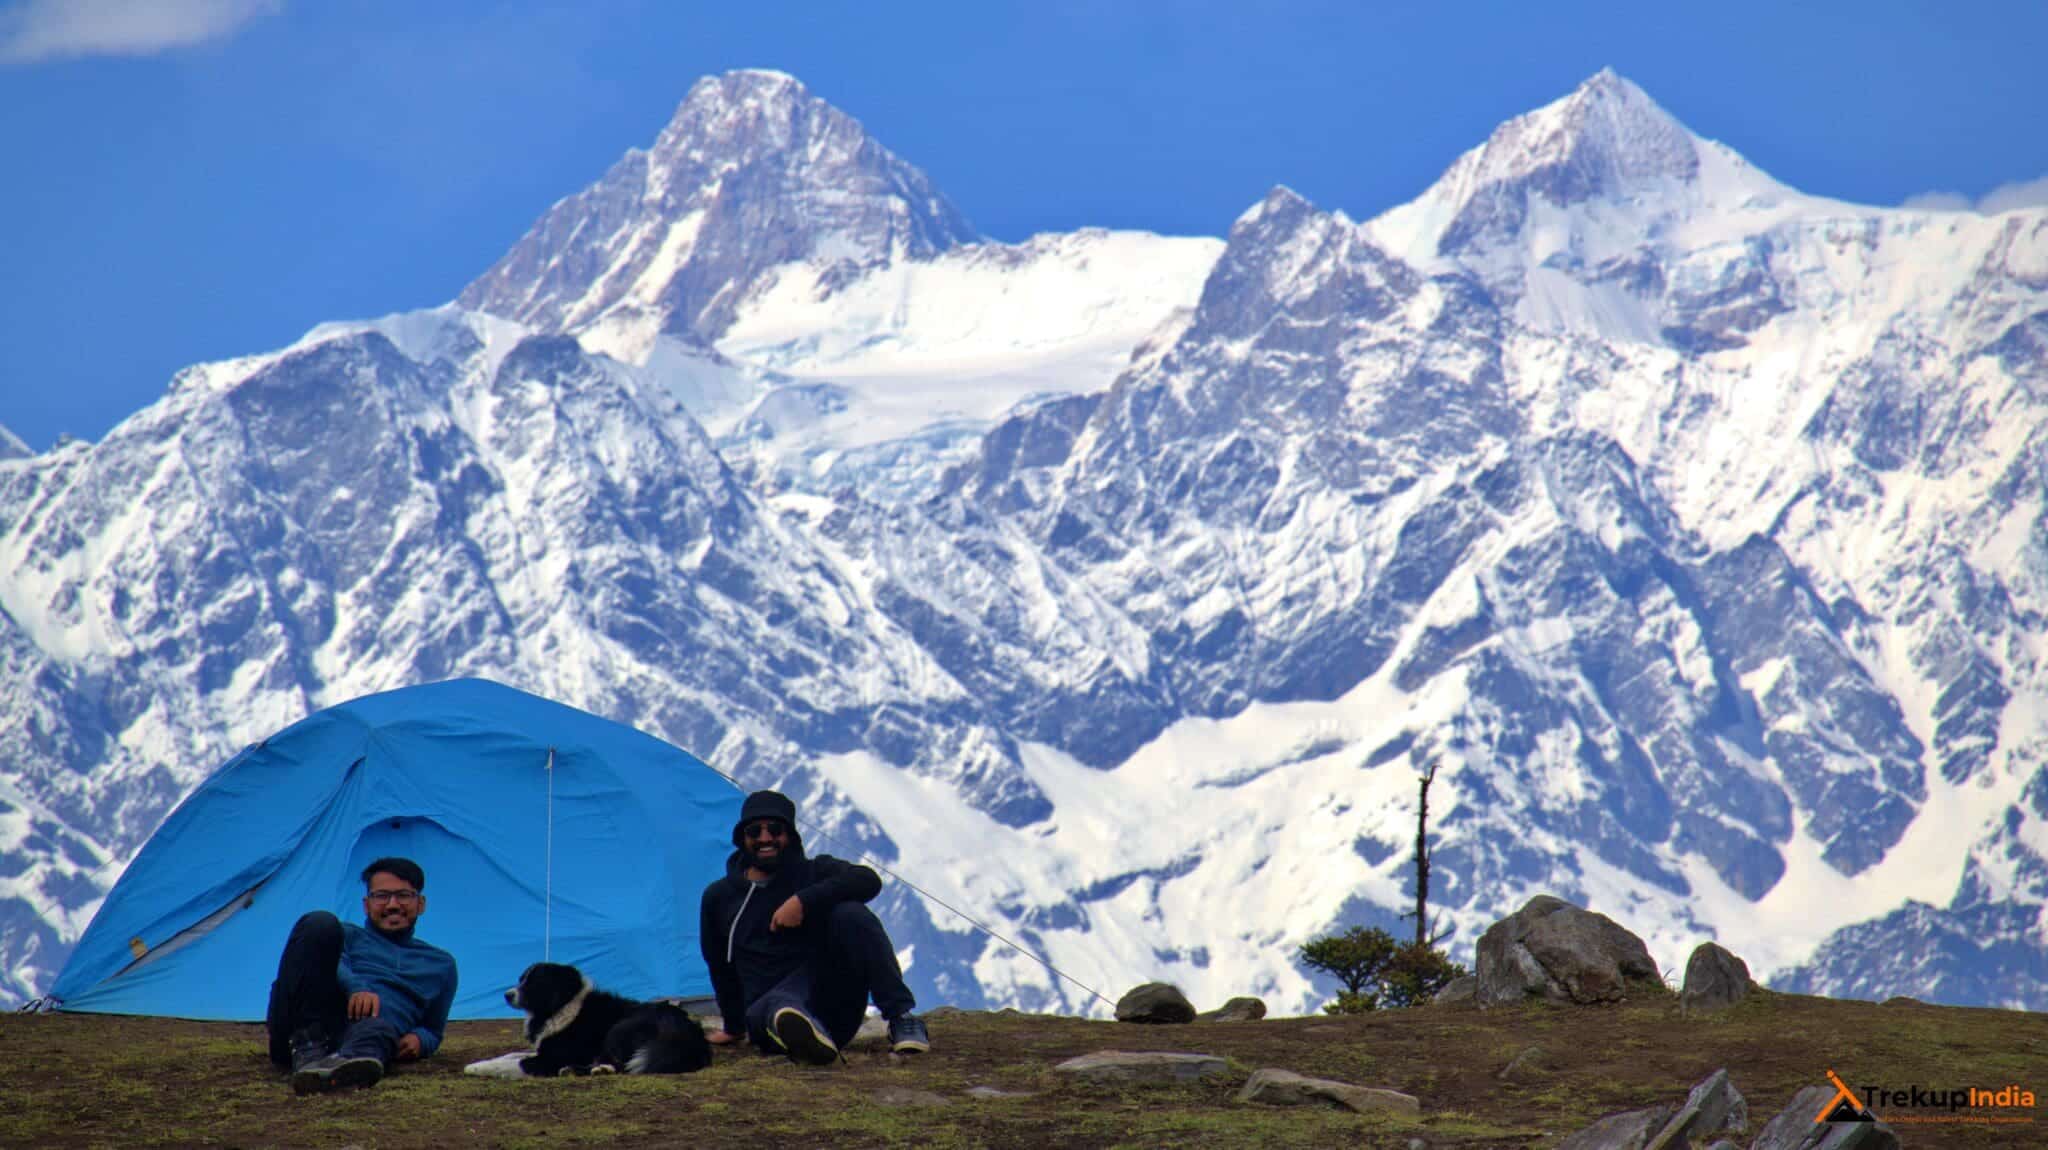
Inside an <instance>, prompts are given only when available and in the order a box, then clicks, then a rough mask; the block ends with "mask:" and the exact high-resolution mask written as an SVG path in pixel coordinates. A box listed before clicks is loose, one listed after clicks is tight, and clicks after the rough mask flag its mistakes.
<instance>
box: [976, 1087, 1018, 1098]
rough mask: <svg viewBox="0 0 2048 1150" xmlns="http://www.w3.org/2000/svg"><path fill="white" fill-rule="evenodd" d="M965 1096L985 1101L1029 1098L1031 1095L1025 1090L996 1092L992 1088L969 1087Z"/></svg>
mask: <svg viewBox="0 0 2048 1150" xmlns="http://www.w3.org/2000/svg"><path fill="white" fill-rule="evenodd" d="M967 1096H968V1097H969V1098H980V1099H984V1100H986V1099H992V1098H1030V1097H1032V1096H1033V1095H1032V1094H1031V1093H1030V1092H1029V1091H1025V1090H997V1089H996V1088H995V1087H993V1086H970V1087H968V1088H967Z"/></svg>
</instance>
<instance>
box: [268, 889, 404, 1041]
mask: <svg viewBox="0 0 2048 1150" xmlns="http://www.w3.org/2000/svg"><path fill="white" fill-rule="evenodd" d="M339 965H341V920H340V919H338V918H336V917H334V916H333V915H331V914H329V913H327V912H326V911H324V910H316V911H313V912H312V913H310V914H306V915H301V916H300V918H299V921H298V922H296V923H293V924H292V933H291V935H290V937H288V938H286V939H285V943H284V954H283V955H282V956H280V957H279V958H278V960H277V980H276V981H275V982H272V983H271V984H270V1009H269V1010H268V1011H266V1012H265V1014H264V1018H263V1023H264V1025H265V1026H267V1027H269V1029H270V1060H271V1061H272V1062H274V1063H276V1064H277V1065H278V1066H281V1067H283V1068H285V1069H287V1070H289V1069H291V1065H292V1038H293V1037H294V1036H295V1035H303V1036H305V1037H307V1038H312V1039H315V1040H317V1041H319V1042H321V1043H322V1044H324V1045H326V1046H328V1047H330V1048H332V1049H333V1050H334V1051H335V1052H336V1053H337V1054H343V1055H346V1056H348V1057H350V1058H358V1057H369V1058H375V1059H377V1060H378V1061H379V1062H383V1063H385V1064H386V1065H389V1064H390V1062H391V1059H392V1056H393V1055H395V1054H397V1053H398V1040H399V1038H400V1034H399V1031H398V1027H397V1026H396V1025H394V1024H392V1023H391V1022H390V1021H388V1020H387V1019H384V1018H382V1017H377V1018H359V1019H356V1020H355V1021H353V1022H351V1021H349V1017H348V996H347V995H346V994H343V993H342V989H341V981H340V979H338V978H337V977H336V976H335V968H336V967H338V966H339Z"/></svg>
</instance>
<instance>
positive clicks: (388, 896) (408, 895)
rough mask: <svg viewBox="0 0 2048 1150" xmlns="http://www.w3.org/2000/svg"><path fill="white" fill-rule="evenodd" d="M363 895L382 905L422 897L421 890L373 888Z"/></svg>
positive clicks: (410, 900)
mask: <svg viewBox="0 0 2048 1150" xmlns="http://www.w3.org/2000/svg"><path fill="white" fill-rule="evenodd" d="M363 897H364V898H366V899H368V900H369V901H371V902H373V903H377V904H378V905H380V906H381V905H387V904H390V903H394V902H412V901H413V900H415V899H417V898H419V897H420V892H418V891H416V890H373V891H371V892H370V893H369V894H367V895H364V896H363Z"/></svg>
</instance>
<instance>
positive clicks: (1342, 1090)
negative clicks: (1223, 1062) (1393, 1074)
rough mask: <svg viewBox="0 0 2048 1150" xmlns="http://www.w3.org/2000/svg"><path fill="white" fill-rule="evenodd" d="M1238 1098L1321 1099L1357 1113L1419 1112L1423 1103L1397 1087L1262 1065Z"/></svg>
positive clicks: (1288, 1102)
mask: <svg viewBox="0 0 2048 1150" xmlns="http://www.w3.org/2000/svg"><path fill="white" fill-rule="evenodd" d="M1237 1101H1239V1102H1263V1103H1265V1104H1266V1105H1268V1106H1303V1105H1309V1104H1313V1103H1322V1104H1326V1105H1330V1106H1342V1107H1344V1108H1346V1109H1348V1110H1355V1111H1357V1112H1358V1113H1360V1114H1367V1113H1371V1112H1372V1111H1374V1110H1393V1111H1396V1112H1398V1113H1402V1114H1420V1113H1422V1103H1421V1102H1420V1101H1418V1100H1417V1099H1416V1098H1415V1096H1414V1095H1412V1094H1403V1093H1401V1092H1400V1091H1398V1090H1380V1089H1377V1088H1374V1087H1371V1086H1353V1085H1351V1084H1350V1083H1348V1082H1335V1081H1332V1080H1330V1079H1328V1078H1307V1077H1304V1076H1302V1075H1300V1074H1296V1073H1295V1072H1294V1071H1292V1070H1278V1069H1271V1068H1268V1069H1265V1070H1255V1071H1253V1072H1252V1076H1251V1078H1250V1080H1248V1081H1247V1082H1246V1083H1245V1084H1244V1087H1243V1089H1241V1090H1239V1091H1238V1092H1237Z"/></svg>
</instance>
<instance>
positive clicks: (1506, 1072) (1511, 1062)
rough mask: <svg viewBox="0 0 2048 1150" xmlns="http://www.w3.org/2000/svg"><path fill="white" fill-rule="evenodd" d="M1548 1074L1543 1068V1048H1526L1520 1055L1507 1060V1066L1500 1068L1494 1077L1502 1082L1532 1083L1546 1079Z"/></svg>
mask: <svg viewBox="0 0 2048 1150" xmlns="http://www.w3.org/2000/svg"><path fill="white" fill-rule="evenodd" d="M1549 1074H1550V1072H1549V1071H1547V1070H1545V1069H1544V1068H1543V1048H1542V1047H1541V1046H1526V1047H1523V1048H1522V1051H1521V1052H1520V1053H1518V1054H1516V1055H1515V1056H1514V1057H1513V1058H1510V1059H1508V1064H1507V1065H1506V1066H1503V1067H1501V1068H1500V1073H1498V1074H1496V1075H1494V1077H1495V1078H1498V1079H1500V1080H1501V1081H1502V1082H1534V1081H1536V1080H1537V1079H1539V1078H1545V1077H1548V1076H1549Z"/></svg>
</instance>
